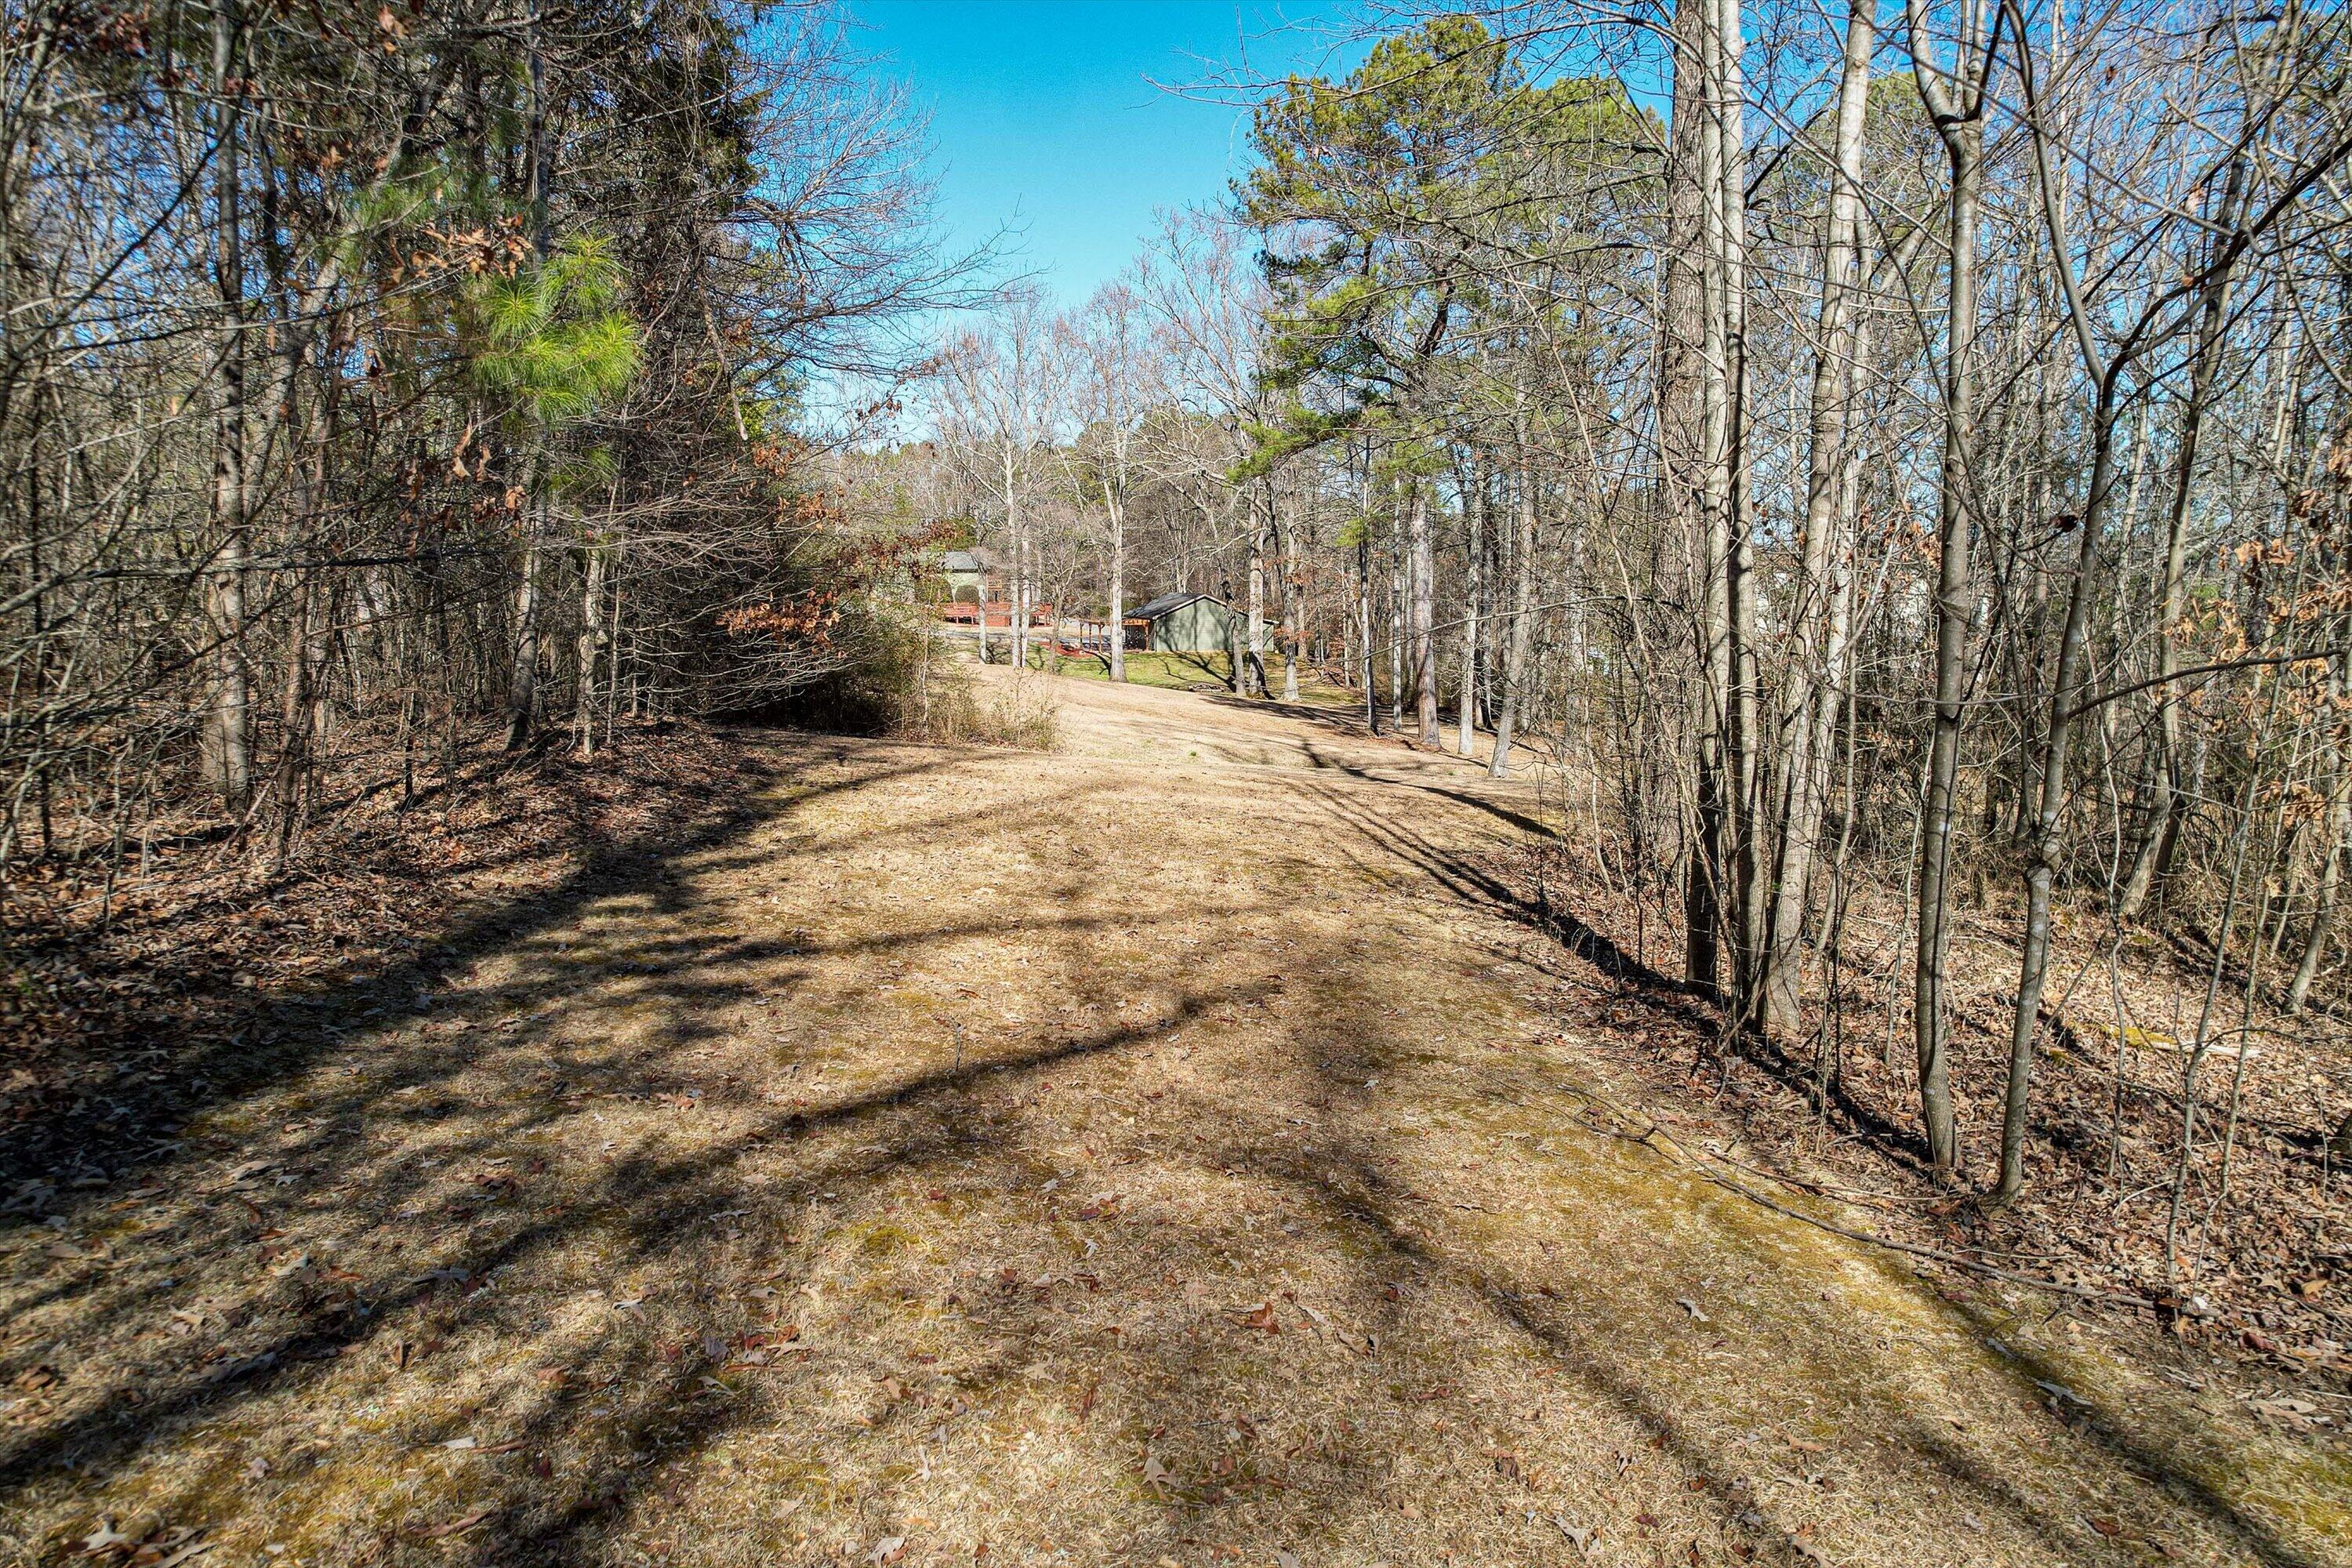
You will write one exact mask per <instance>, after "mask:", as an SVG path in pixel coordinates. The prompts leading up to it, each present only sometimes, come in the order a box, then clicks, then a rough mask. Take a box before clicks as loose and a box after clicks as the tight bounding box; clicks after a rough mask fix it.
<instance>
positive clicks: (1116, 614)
mask: <svg viewBox="0 0 2352 1568" xmlns="http://www.w3.org/2000/svg"><path fill="white" fill-rule="evenodd" d="M1125 491H1126V487H1125V486H1124V485H1119V486H1116V487H1114V486H1113V485H1112V484H1111V483H1110V482H1109V481H1108V480H1105V481H1104V483H1103V506H1104V507H1105V509H1106V510H1108V511H1109V513H1110V647H1109V649H1108V652H1109V655H1110V678H1111V679H1113V680H1125V679H1127V496H1126V493H1125Z"/></svg>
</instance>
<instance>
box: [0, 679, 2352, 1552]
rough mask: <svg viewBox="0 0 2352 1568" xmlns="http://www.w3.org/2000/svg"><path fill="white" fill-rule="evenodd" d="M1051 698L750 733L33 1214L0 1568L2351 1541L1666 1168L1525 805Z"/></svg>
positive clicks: (2078, 1369)
mask: <svg viewBox="0 0 2352 1568" xmlns="http://www.w3.org/2000/svg"><path fill="white" fill-rule="evenodd" d="M1031 679H1039V678H1031ZM1055 699H1056V700H1058V702H1059V703H1060V705H1061V711H1060V725H1061V730H1062V732H1063V735H1064V746H1063V750H1062V751H1061V752H1058V753H1056V754H1054V755H1050V756H1041V755H1037V754H1034V753H1020V752H986V751H976V750H975V751H951V750H942V749H935V748H926V747H919V746H912V745H905V744H898V743H891V742H865V741H845V740H831V739H826V738H822V737H808V736H786V735H770V736H761V737H754V738H751V739H747V740H746V742H744V743H745V744H746V745H748V746H751V747H753V748H755V749H756V750H757V752H759V760H760V762H761V764H762V770H763V775H764V777H765V779H766V781H767V782H766V783H765V784H761V785H757V786H754V787H752V788H751V790H750V792H749V793H748V794H746V795H743V796H742V798H740V799H731V798H730V799H729V800H726V801H723V802H719V803H717V805H716V806H715V808H714V810H713V812H712V813H711V815H710V816H709V820H708V821H706V822H702V823H698V824H695V825H692V826H691V828H690V830H689V829H688V826H683V825H682V826H681V828H680V831H679V832H678V833H677V835H675V836H674V837H673V839H672V840H670V841H667V842H665V843H663V844H661V845H659V846H653V845H646V846H637V847H633V848H632V849H631V850H630V851H629V852H628V853H625V854H616V855H615V856H614V858H611V859H610V860H609V861H608V862H606V863H605V864H604V865H603V866H602V867H600V868H596V869H595V870H593V872H590V873H583V875H582V876H581V877H579V878H578V879H574V880H573V881H572V882H571V883H569V884H566V885H565V886H563V887H561V888H558V889H552V890H549V891H545V892H541V893H538V894H534V895H532V896H530V897H529V898H518V899H517V900H514V901H513V902H512V903H510V904H509V905H507V906H504V907H501V908H499V909H498V910H494V911H492V912H491V913H489V914H486V915H485V916H483V917H482V918H480V919H478V920H477V921H473V922H472V923H471V924H469V925H468V926H467V929H466V930H464V931H460V932H457V933H455V934H454V935H453V936H452V937H451V939H450V940H449V941H448V942H447V943H446V944H445V947H444V949H443V952H442V953H441V955H440V960H439V963H440V968H439V973H438V975H437V978H435V979H433V980H432V981H431V982H430V983H429V984H428V985H427V987H426V989H427V991H428V992H429V995H428V996H427V997H426V998H425V1001H424V1003H423V1004H422V1005H421V1006H420V1004H419V1002H418V1000H417V998H416V997H415V995H413V994H408V993H406V992H402V993H400V994H385V993H383V992H382V991H358V990H353V991H351V992H347V993H331V994H322V995H320V996H319V997H316V998H313V999H311V1001H310V1003H307V1004H305V1006H304V1008H303V1009H300V1010H299V1011H300V1016H301V1027H302V1028H303V1029H304V1030H306V1031H307V1033H305V1034H304V1035H303V1036H302V1037H301V1043H300V1044H299V1049H293V1050H291V1051H290V1052H289V1055H288V1056H287V1057H286V1058H285V1061H284V1063H283V1065H282V1067H281V1068H280V1069H279V1070H276V1071H274V1072H273V1073H272V1074H271V1075H269V1076H268V1079H267V1080H266V1081H265V1082H263V1083H261V1084H259V1085H258V1086H257V1087H255V1088H253V1089H250V1090H248V1091H245V1092H241V1093H239V1094H237V1095H236V1096H225V1097H220V1098H218V1099H216V1100H215V1102H214V1103H212V1104H211V1105H210V1106H209V1108H207V1109H205V1110H202V1111H201V1112H200V1113H198V1114H195V1115H194V1116H192V1117H191V1119H190V1120H189V1121H187V1122H186V1124H185V1125H184V1127H181V1128H180V1129H179V1130H178V1131H176V1132H175V1133H174V1134H173V1152H169V1153H166V1154H163V1155H161V1156H159V1157H158V1158H156V1159H155V1160H153V1161H152V1162H151V1163H147V1164H146V1165H144V1166H142V1167H141V1168H139V1169H137V1170H134V1171H130V1172H127V1173H121V1174H119V1175H117V1176H115V1177H114V1178H113V1179H111V1180H110V1182H109V1183H105V1184H94V1185H91V1186H89V1187H87V1188H81V1189H72V1188H64V1189H60V1190H58V1191H57V1192H55V1193H53V1194H44V1195H42V1197H41V1198H40V1199H39V1201H37V1202H34V1203H28V1204H25V1205H19V1206H18V1208H17V1211H16V1212H15V1213H12V1214H10V1215H7V1216H6V1218H7V1226H8V1228H7V1229H6V1230H5V1233H0V1237H5V1241H0V1246H5V1258H0V1324H5V1336H6V1338H5V1342H0V1355H5V1362H0V1372H5V1376H6V1377H8V1378H10V1379H13V1380H14V1381H13V1383H11V1384H10V1385H9V1387H8V1389H7V1392H6V1397H7V1399H8V1400H9V1404H8V1406H7V1419H8V1422H9V1425H8V1426H6V1427H5V1430H0V1562H5V1563H56V1562H62V1561H66V1560H68V1559H72V1560H79V1561H103V1562H124V1561H134V1562H141V1563H181V1562H187V1561H192V1560H193V1561H200V1562H201V1563H203V1565H204V1568H224V1565H226V1564H230V1563H235V1564H238V1565H240V1568H243V1565H246V1564H257V1563H278V1564H298V1563H299V1564H320V1565H325V1564H367V1563H385V1564H392V1563H398V1564H448V1563H480V1564H493V1563H500V1564H503V1563H600V1564H601V1563H611V1564H648V1563H713V1564H739V1563H740V1564H751V1563H817V1562H844V1563H885V1564H887V1563H909V1564H911V1563H975V1562H977V1563H981V1564H1003V1563H1037V1564H1045V1563H1067V1564H1073V1565H1091V1564H1108V1563H1132V1564H1139V1565H1143V1568H1156V1565H1161V1564H1169V1563H1173V1564H1179V1565H1181V1568H1213V1565H1215V1564H1218V1563H1246V1564H1252V1565H1266V1564H1280V1565H1283V1568H1289V1565H1292V1564H1297V1565H1303V1568H1323V1565H1327V1564H1328V1565H1339V1564H1348V1565H1366V1564H1374V1563H1386V1564H1393V1565H1396V1568H1406V1565H1413V1568H1419V1565H1423V1564H1440V1563H1455V1564H1465V1565H1466V1564H1505V1563H1510V1564H1519V1563H1525V1564H1538V1563H1541V1564H1572V1563H1622V1564H1638V1565H1643V1568H1654V1565H1658V1564H1666V1563H1673V1564H1685V1563H1703V1564H1711V1563H1840V1564H1844V1563H1888V1564H1900V1565H1902V1568H1925V1565H1927V1564H1943V1563H1953V1564H1959V1563H1981V1564H1987V1565H1990V1564H2054V1563H2118V1564H2121V1563H2156V1562H2163V1561H2180V1562H2190V1563H2238V1562H2244V1563H2341V1562H2347V1561H2352V1545H2348V1544H2347V1513H2346V1509H2347V1494H2352V1468H2347V1464H2346V1462H2345V1460H2344V1458H2343V1457H2342V1454H2341V1452H2340V1450H2339V1449H2337V1448H2336V1447H2333V1446H2332V1445H2331V1441H2330V1440H2329V1439H2328V1438H2326V1436H2325V1435H2324V1434H2321V1435H2298V1434H2295V1433H2293V1432H2289V1431H2283V1430H2273V1428H2272V1427H2270V1426H2263V1425H2260V1424H2258V1423H2256V1422H2255V1421H2254V1420H2253V1419H2252V1417H2251V1416H2249V1415H2246V1414H2245V1408H2244V1406H2243V1405H2242V1404H2241V1403H2239V1402H2238V1401H2237V1400H2235V1399H2233V1398H2232V1397H2231V1394H2230V1393H2229V1392H2228V1390H2226V1389H2225V1388H2223V1387H2221V1385H2220V1384H2218V1383H2217V1382H2215V1381H2213V1380H2211V1379H2209V1378H2205V1377H2201V1376H2200V1375H2198V1374H2197V1373H2196V1372H2195V1371H2194V1369H2193V1368H2192V1369H2187V1370H2184V1367H2185V1363H2184V1365H2183V1366H2172V1365H2164V1364H2159V1363H2158V1361H2156V1360H2153V1359H2150V1358H2148V1357H2147V1356H2146V1355H2132V1354H2126V1353H2125V1352H2124V1351H2123V1350H2122V1349H2121V1348H2120V1347H2119V1345H2118V1344H2117V1343H2116V1342H2111V1341H2110V1339H2109V1337H2108V1335H2107V1333H2106V1331H2104V1330H2101V1329H2098V1328H2096V1327H2088V1326H2084V1325H2081V1324H2078V1323H2076V1322H2074V1321H2073V1320H2071V1319H2070V1318H2069V1317H2067V1316H2064V1315H2063V1314H2061V1315H2053V1308H2054V1306H2055V1303H2053V1302H2047V1301H2035V1300H2029V1299H2028V1298H2026V1297H2025V1296H2023V1295H2022V1294H2019V1293H2014V1292H2011V1293H2008V1294H2003V1293H2001V1292H1999V1291H1993V1290H1988V1289H1983V1288H1981V1287H1979V1286H1978V1285H1975V1284H1971V1283H1969V1282H1967V1281H1963V1280H1959V1279H1955V1278H1950V1277H1944V1278H1937V1279H1928V1278H1923V1277H1921V1276H1919V1275H1917V1274H1916V1273H1914V1272H1913V1271H1912V1269H1911V1268H1909V1267H1908V1266H1907V1265H1905V1264H1904V1263H1903V1262H1902V1261H1901V1260H1900V1259H1899V1258H1895V1257H1893V1256H1891V1255H1888V1254H1885V1253H1883V1252H1879V1251H1877V1250H1874V1249H1872V1248H1869V1247H1864V1246H1861V1245H1858V1244H1854V1243H1850V1242H1846V1241H1843V1240H1841V1239H1839V1238H1837V1237H1833V1236H1831V1235H1829V1234H1827V1233H1825V1232H1823V1231H1822V1230H1820V1229H1817V1228H1814V1227H1812V1226H1806V1225H1803V1224H1801V1223H1798V1222H1796V1221H1793V1220H1790V1219H1786V1218H1783V1217H1780V1216H1778V1215H1773V1214H1770V1213H1769V1212H1767V1211H1764V1210H1762V1209H1759V1208H1758V1207H1756V1206H1755V1205H1751V1204H1748V1203H1746V1202H1745V1201H1744V1200H1742V1199H1740V1198H1738V1197H1737V1196H1734V1195H1733V1194H1729V1193H1727V1192H1726V1191H1725V1190H1723V1189H1722V1188H1721V1187H1719V1186H1717V1185H1713V1184H1708V1183H1707V1182H1706V1181H1705V1180H1703V1179H1701V1178H1700V1177H1699V1176H1698V1175H1696V1173H1693V1172H1692V1171H1691V1170H1690V1169H1689V1168H1688V1166H1687V1165H1685V1163H1680V1162H1679V1161H1677V1160H1676V1159H1675V1157H1674V1156H1673V1155H1672V1154H1671V1153H1670V1152H1667V1151H1666V1150H1664V1148H1662V1147H1660V1146H1659V1145H1657V1144H1656V1143H1655V1142H1643V1141H1641V1140H1640V1139H1639V1137H1638V1135H1637V1134H1638V1129H1637V1128H1635V1127H1633V1126H1632V1125H1630V1124H1629V1122H1628V1120H1627V1117H1628V1112H1626V1111H1622V1110H1617V1109H1615V1108H1614V1107H1615V1106H1616V1105H1618V1104H1621V1103H1622V1096H1621V1094H1620V1091H1619V1090H1618V1089H1615V1088H1613V1087H1612V1084H1611V1083H1610V1082H1609V1081H1608V1080H1607V1079H1606V1078H1605V1077H1603V1076H1602V1075H1601V1071H1600V1069H1599V1068H1596V1067H1595V1066H1594V1065H1593V1063H1592V1061H1591V1058H1589V1057H1588V1056H1587V1055H1586V1054H1584V1053H1582V1052H1580V1049H1579V1045H1578V1041H1579V1039H1580V1037H1584V1036H1586V1035H1588V1034H1589V1033H1590V1032H1591V1031H1593V1030H1596V1029H1599V1028H1601V1027H1603V1025H1602V1024H1601V1023H1600V1022H1599V1021H1598V1018H1599V1009H1598V1008H1597V1006H1595V1005H1594V1003H1595V1000H1596V998H1597V996H1598V994H1599V991H1600V990H1601V983H1600V981H1599V978H1598V976H1597V975H1596V974H1595V973H1594V972H1593V971H1592V970H1591V968H1590V967H1589V966H1588V965H1587V964H1585V963H1582V962H1581V961H1580V960H1578V959H1575V958H1572V957H1570V955H1568V954H1567V953H1565V952H1561V951H1560V950H1559V948H1558V947H1557V946H1556V945H1553V944H1551V943H1549V942H1547V941H1546V940H1545V939H1544V938H1543V937H1542V936H1540V935H1539V934H1538V932H1537V931H1535V930H1533V929H1532V928H1531V927H1529V926H1528V924H1526V923H1525V922H1524V921H1521V920H1520V919H1518V918H1517V911H1516V910H1513V909H1512V908H1511V907H1510V905H1509V902H1508V900H1507V897H1506V896H1505V895H1504V894H1503V891H1502V889H1500V888H1499V887H1498V886H1497V885H1496V883H1495V882H1494V880H1493V879H1491V877H1490V876H1489V875H1488V872H1487V870H1486V866H1487V864H1488V858H1489V857H1491V856H1493V855H1494V854H1496V852H1498V851H1501V850H1504V849H1507V847H1508V846H1509V845H1510V844H1511V843H1512V842H1513V841H1514V838H1515V836H1517V835H1518V834H1520V833H1521V832H1523V831H1524V830H1525V826H1526V818H1527V816H1528V808H1529V802H1528V798H1527V797H1526V796H1525V795H1522V794H1520V793H1518V790H1517V787H1516V786H1505V785H1496V784H1490V783H1488V782H1487V781H1486V779H1485V778H1484V776H1483V773H1481V771H1480V770H1478V769H1476V768H1475V767H1473V766H1471V765H1469V764H1466V763H1459V762H1455V761H1453V760H1449V759H1445V758H1442V757H1435V756H1428V755H1422V754H1418V753H1414V752H1410V751H1407V750H1406V749H1404V748H1402V747H1399V746H1396V745H1393V744H1387V743H1377V742H1368V741H1366V740H1364V739H1362V738H1361V737H1360V735H1358V734H1356V733H1354V732H1353V731H1351V730H1350V728H1349V724H1348V723H1347V721H1344V720H1342V719H1340V718H1339V717H1337V716H1333V715H1323V716H1318V715H1316V714H1314V713H1311V712H1304V711H1296V710H1294V711H1289V712H1276V711H1273V710H1265V709H1247V708H1243V707H1240V706H1238V705H1235V704H1234V703H1232V702H1230V701H1224V700H1217V699H1215V698H1213V697H1210V696H1204V695H1198V694H1193V693H1188V692H1176V691H1165V690H1150V689H1115V688H1111V687H1108V686H1106V685H1104V684H1102V683H1100V682H1089V681H1082V680H1076V679H1070V680H1064V681H1061V682H1058V683H1056V689H1055ZM1636 1119H1637V1120H1638V1117H1637V1118H1636ZM1688 1136H1689V1137H1690V1138H1691V1139H1693V1140H1697V1139H1700V1138H1703V1137H1704V1131H1703V1130H1702V1131H1699V1132H1695V1133H1692V1134H1689V1135H1688ZM1824 1212H1825V1213H1826V1212H1828V1211H1824ZM1845 1218H1846V1220H1847V1222H1848V1223H1851V1224H1863V1223H1866V1216H1857V1215H1846V1216H1845ZM2192 1385H2195V1386H2192ZM86 1551H87V1555H84V1553H85V1552H86Z"/></svg>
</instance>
